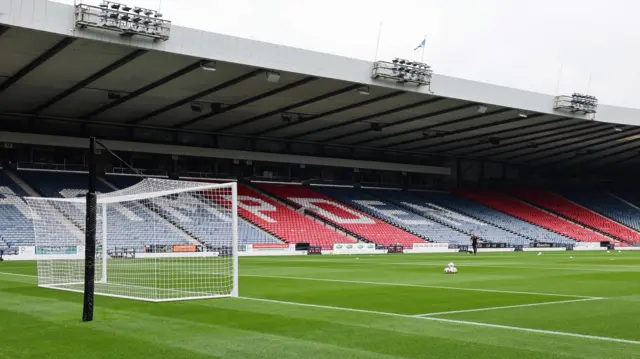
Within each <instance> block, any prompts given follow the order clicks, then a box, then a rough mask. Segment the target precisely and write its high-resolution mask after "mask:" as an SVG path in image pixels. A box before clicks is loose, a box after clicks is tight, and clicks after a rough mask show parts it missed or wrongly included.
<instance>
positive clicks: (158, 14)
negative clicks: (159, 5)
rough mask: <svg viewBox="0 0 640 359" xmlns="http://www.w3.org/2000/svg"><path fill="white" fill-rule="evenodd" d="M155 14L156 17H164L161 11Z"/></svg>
mask: <svg viewBox="0 0 640 359" xmlns="http://www.w3.org/2000/svg"><path fill="white" fill-rule="evenodd" d="M153 16H154V17H162V14H161V13H159V12H157V13H155V14H153Z"/></svg>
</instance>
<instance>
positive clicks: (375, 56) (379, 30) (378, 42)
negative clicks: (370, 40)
mask: <svg viewBox="0 0 640 359" xmlns="http://www.w3.org/2000/svg"><path fill="white" fill-rule="evenodd" d="M380 34H382V21H380V26H378V41H376V54H375V55H374V56H373V62H376V61H378V49H379V48H380Z"/></svg>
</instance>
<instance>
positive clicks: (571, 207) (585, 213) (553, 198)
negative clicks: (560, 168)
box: [509, 189, 640, 242]
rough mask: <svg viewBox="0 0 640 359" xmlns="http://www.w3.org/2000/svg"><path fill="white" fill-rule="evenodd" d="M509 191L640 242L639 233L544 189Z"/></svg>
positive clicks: (550, 209) (595, 227)
mask: <svg viewBox="0 0 640 359" xmlns="http://www.w3.org/2000/svg"><path fill="white" fill-rule="evenodd" d="M509 193H511V194H513V195H515V196H517V197H519V198H522V199H523V200H525V201H528V202H530V203H533V204H535V205H537V206H540V207H542V208H544V209H547V210H549V211H551V212H555V213H557V214H559V215H561V216H563V217H566V218H569V219H571V220H572V221H574V222H576V223H581V224H584V225H585V226H587V227H591V228H594V229H596V230H598V231H600V232H602V233H606V234H608V235H610V236H613V237H615V238H617V239H622V240H626V241H629V242H640V233H638V232H636V231H633V230H631V229H629V228H627V227H625V226H623V225H621V224H619V223H616V222H614V221H612V220H610V219H608V218H605V217H603V216H601V215H599V214H596V213H594V212H592V211H590V210H588V209H586V208H584V207H581V206H579V205H577V204H575V203H572V202H570V201H568V200H567V199H565V198H563V197H561V196H559V195H557V194H555V193H551V192H548V191H545V190H539V189H514V190H510V191H509Z"/></svg>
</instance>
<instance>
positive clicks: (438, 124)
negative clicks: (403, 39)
mask: <svg viewBox="0 0 640 359" xmlns="http://www.w3.org/2000/svg"><path fill="white" fill-rule="evenodd" d="M472 107H476V104H467V105H462V106H457V107H453V108H450V109H447V110H441V111H436V112H432V113H430V114H426V115H421V116H416V117H413V118H412V119H411V121H417V120H423V119H427V118H430V117H436V116H440V115H444V114H447V113H450V112H455V111H460V110H465V109H468V108H472ZM508 111H512V110H511V109H510V108H503V109H500V110H498V111H494V112H490V113H480V114H475V115H473V116H467V117H462V118H458V119H455V120H451V121H445V122H441V123H434V124H431V125H426V126H422V127H418V128H412V129H410V130H406V131H401V132H396V133H391V134H388V135H384V136H379V137H376V138H371V139H367V140H362V141H358V142H356V143H353V145H361V144H363V143H367V142H375V141H380V140H386V139H390V138H394V137H398V136H404V135H407V134H410V133H414V132H421V131H426V130H431V129H434V128H437V127H442V126H448V125H454V124H457V123H462V122H466V121H472V120H476V119H479V118H482V117H486V116H493V115H499V114H501V113H505V112H508ZM406 122H408V121H407V120H404V121H400V122H396V123H394V124H391V125H397V124H400V123H406ZM389 127H391V126H389ZM404 142H406V141H400V142H396V143H391V144H387V145H384V146H385V148H388V147H393V146H398V145H401V144H403V143H404Z"/></svg>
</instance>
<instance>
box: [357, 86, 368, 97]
mask: <svg viewBox="0 0 640 359" xmlns="http://www.w3.org/2000/svg"><path fill="white" fill-rule="evenodd" d="M358 92H359V93H360V94H361V95H365V96H369V95H371V89H370V88H369V86H362V87H360V88H358Z"/></svg>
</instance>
